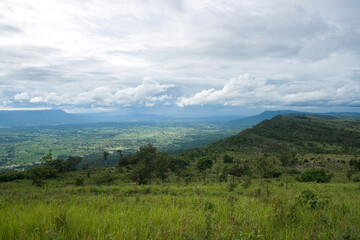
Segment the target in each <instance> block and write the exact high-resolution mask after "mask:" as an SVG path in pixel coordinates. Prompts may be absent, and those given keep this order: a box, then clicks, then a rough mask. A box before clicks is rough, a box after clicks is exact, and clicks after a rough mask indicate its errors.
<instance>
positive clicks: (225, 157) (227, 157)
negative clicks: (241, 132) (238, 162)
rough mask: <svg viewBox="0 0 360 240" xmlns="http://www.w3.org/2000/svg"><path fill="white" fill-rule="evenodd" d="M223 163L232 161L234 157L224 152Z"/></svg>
mask: <svg viewBox="0 0 360 240" xmlns="http://www.w3.org/2000/svg"><path fill="white" fill-rule="evenodd" d="M223 160H224V163H232V162H233V161H234V158H233V157H231V156H229V155H228V154H226V155H225V156H224V158H223Z"/></svg>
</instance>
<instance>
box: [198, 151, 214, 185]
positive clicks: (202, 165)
mask: <svg viewBox="0 0 360 240" xmlns="http://www.w3.org/2000/svg"><path fill="white" fill-rule="evenodd" d="M212 165H213V161H212V159H211V158H210V157H201V158H199V159H198V160H197V162H196V169H197V170H198V171H199V172H200V173H202V174H203V177H204V184H206V170H207V169H209V168H211V167H212Z"/></svg>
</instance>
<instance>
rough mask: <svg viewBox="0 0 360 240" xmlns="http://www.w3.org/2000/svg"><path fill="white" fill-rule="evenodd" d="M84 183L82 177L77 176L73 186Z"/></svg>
mask: <svg viewBox="0 0 360 240" xmlns="http://www.w3.org/2000/svg"><path fill="white" fill-rule="evenodd" d="M83 185H84V179H83V178H80V177H77V178H75V186H83Z"/></svg>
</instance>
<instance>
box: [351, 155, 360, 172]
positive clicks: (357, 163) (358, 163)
mask: <svg viewBox="0 0 360 240" xmlns="http://www.w3.org/2000/svg"><path fill="white" fill-rule="evenodd" d="M349 165H350V167H351V168H354V169H355V170H358V171H360V159H358V156H357V155H355V157H354V158H352V159H351V160H350V162H349Z"/></svg>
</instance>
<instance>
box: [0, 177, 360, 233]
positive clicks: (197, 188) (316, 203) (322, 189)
mask: <svg viewBox="0 0 360 240" xmlns="http://www.w3.org/2000/svg"><path fill="white" fill-rule="evenodd" d="M77 174H81V173H69V174H68V175H67V176H66V177H64V178H62V179H60V180H59V179H53V180H48V181H47V186H46V187H43V188H37V187H34V186H32V184H31V182H30V181H29V180H18V181H15V182H8V183H1V184H0V239H4V240H5V239H6V240H9V239H360V224H359V223H360V208H359V206H360V185H359V183H343V182H344V181H345V180H344V179H343V178H340V177H337V178H334V179H335V180H334V181H332V182H331V183H327V184H317V183H299V182H295V181H294V180H293V178H291V179H290V184H289V189H287V190H286V189H285V187H284V184H283V179H273V180H272V182H271V183H270V185H269V189H270V188H271V192H270V194H269V195H268V196H267V194H266V185H265V184H264V185H263V187H262V188H261V191H260V192H259V190H258V189H259V182H258V181H257V180H256V179H252V183H251V185H250V186H248V187H244V186H243V184H242V183H241V181H240V183H239V184H238V185H237V186H236V187H235V188H234V189H233V190H232V191H230V188H229V185H228V184H227V183H222V184H220V183H215V182H211V180H210V183H208V184H207V185H203V184H201V183H200V182H199V183H197V182H193V183H190V184H188V185H186V184H185V183H165V184H160V183H157V184H153V185H129V184H125V183H121V182H120V181H116V182H115V183H113V184H112V185H111V186H98V185H94V184H91V181H90V180H86V181H85V185H84V186H79V187H76V186H74V185H73V184H72V183H73V181H74V177H75V176H76V175H77ZM82 174H83V175H85V172H83V173H82ZM336 179H338V180H336ZM339 179H341V180H339ZM343 180H344V181H343ZM304 190H311V191H312V192H313V193H315V194H316V197H315V198H313V199H312V200H310V201H307V200H305V201H300V200H299V197H298V196H299V194H300V193H301V192H302V191H304Z"/></svg>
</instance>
